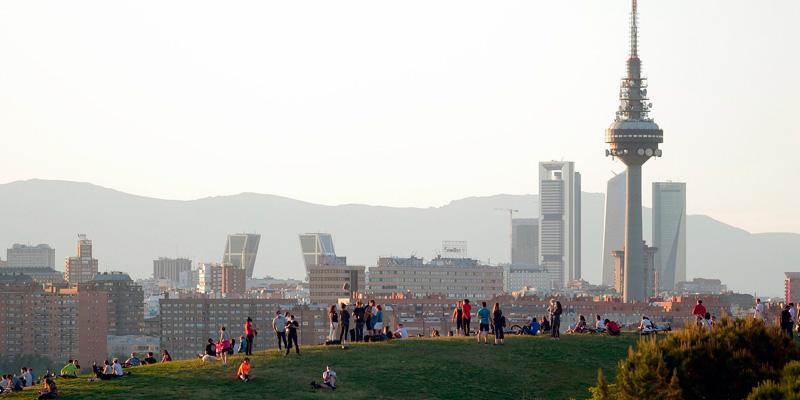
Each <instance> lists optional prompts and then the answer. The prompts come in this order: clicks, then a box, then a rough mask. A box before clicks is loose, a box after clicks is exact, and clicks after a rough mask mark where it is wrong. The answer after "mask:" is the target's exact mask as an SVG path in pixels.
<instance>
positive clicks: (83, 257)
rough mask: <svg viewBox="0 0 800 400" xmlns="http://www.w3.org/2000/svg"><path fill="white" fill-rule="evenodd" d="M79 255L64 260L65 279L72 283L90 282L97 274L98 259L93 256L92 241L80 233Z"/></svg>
mask: <svg viewBox="0 0 800 400" xmlns="http://www.w3.org/2000/svg"><path fill="white" fill-rule="evenodd" d="M77 251H78V255H77V256H75V257H67V259H66V260H64V279H65V280H66V281H67V282H69V283H70V284H77V283H84V282H89V281H91V280H92V279H94V277H95V275H97V259H96V258H92V241H91V240H89V239H87V238H86V235H84V234H80V235H78V245H77Z"/></svg>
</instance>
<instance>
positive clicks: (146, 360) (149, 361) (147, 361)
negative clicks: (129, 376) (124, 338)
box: [142, 351, 158, 364]
mask: <svg viewBox="0 0 800 400" xmlns="http://www.w3.org/2000/svg"><path fill="white" fill-rule="evenodd" d="M156 363H158V360H156V358H155V357H153V352H152V351H148V352H147V357H145V358H144V360H142V364H156Z"/></svg>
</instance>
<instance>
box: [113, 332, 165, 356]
mask: <svg viewBox="0 0 800 400" xmlns="http://www.w3.org/2000/svg"><path fill="white" fill-rule="evenodd" d="M106 343H107V344H106V346H107V347H108V358H109V359H110V358H114V357H117V358H119V359H120V360H127V359H128V357H129V356H130V355H131V353H136V355H137V356H138V357H139V358H140V359H144V358H145V357H146V356H147V352H149V351H152V352H153V355H154V356H155V357H156V359H157V360H159V361H160V360H161V357H160V353H161V338H159V337H158V336H143V335H125V336H108V337H107V340H106Z"/></svg>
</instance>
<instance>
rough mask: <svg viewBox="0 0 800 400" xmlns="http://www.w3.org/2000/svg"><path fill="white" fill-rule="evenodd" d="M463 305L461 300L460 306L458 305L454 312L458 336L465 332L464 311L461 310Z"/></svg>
mask: <svg viewBox="0 0 800 400" xmlns="http://www.w3.org/2000/svg"><path fill="white" fill-rule="evenodd" d="M462 304H463V303H462V302H461V300H459V301H458V304H456V309H455V310H453V323H455V324H456V335H461V333H462V331H463V330H464V326H463V325H464V309H463V308H461V306H462Z"/></svg>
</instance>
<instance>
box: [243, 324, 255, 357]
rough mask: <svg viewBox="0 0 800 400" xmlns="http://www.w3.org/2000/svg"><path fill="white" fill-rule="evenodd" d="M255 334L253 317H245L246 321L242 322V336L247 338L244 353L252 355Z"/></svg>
mask: <svg viewBox="0 0 800 400" xmlns="http://www.w3.org/2000/svg"><path fill="white" fill-rule="evenodd" d="M256 335H258V332H257V331H256V330H255V328H253V319H252V318H250V317H247V322H245V323H244V336H245V338H246V339H247V350H246V351H245V352H244V354H245V355H248V356H252V355H253V348H254V345H255V343H254V341H255V339H256Z"/></svg>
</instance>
